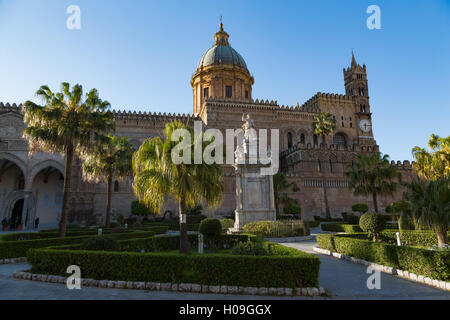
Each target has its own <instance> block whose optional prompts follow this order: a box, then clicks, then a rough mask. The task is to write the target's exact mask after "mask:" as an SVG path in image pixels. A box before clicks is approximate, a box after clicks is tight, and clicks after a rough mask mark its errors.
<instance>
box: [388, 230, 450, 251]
mask: <svg viewBox="0 0 450 320" xmlns="http://www.w3.org/2000/svg"><path fill="white" fill-rule="evenodd" d="M397 231H398V230H383V231H382V232H381V234H380V238H381V240H382V241H383V242H388V243H392V244H396V243H397V236H396V232H397ZM399 232H400V239H401V241H402V245H406V246H424V247H431V246H434V245H437V244H438V242H437V236H436V233H434V232H433V231H430V230H401V231H399ZM447 240H450V236H448V235H447Z"/></svg>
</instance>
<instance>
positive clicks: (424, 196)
mask: <svg viewBox="0 0 450 320" xmlns="http://www.w3.org/2000/svg"><path fill="white" fill-rule="evenodd" d="M403 196H404V198H405V200H407V201H409V202H410V203H411V216H412V220H413V223H414V225H415V227H416V229H422V228H431V229H432V230H433V231H434V232H435V233H436V236H437V239H438V245H439V247H443V246H444V245H445V244H447V229H448V224H449V222H450V177H448V176H447V177H441V178H439V179H437V180H434V181H426V180H424V179H415V180H413V181H411V183H409V184H408V185H407V188H406V191H405V193H404V194H403Z"/></svg>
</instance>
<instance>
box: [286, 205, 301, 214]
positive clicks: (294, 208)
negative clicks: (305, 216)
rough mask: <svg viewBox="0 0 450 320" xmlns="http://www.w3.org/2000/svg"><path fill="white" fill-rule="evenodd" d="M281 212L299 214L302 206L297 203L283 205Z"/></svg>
mask: <svg viewBox="0 0 450 320" xmlns="http://www.w3.org/2000/svg"><path fill="white" fill-rule="evenodd" d="M283 213H285V214H301V213H302V207H301V206H300V205H298V204H292V205H286V206H284V207H283Z"/></svg>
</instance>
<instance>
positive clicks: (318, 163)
mask: <svg viewBox="0 0 450 320" xmlns="http://www.w3.org/2000/svg"><path fill="white" fill-rule="evenodd" d="M317 171H319V172H322V165H321V164H320V160H317Z"/></svg>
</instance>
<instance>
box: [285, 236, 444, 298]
mask: <svg viewBox="0 0 450 320" xmlns="http://www.w3.org/2000/svg"><path fill="white" fill-rule="evenodd" d="M314 231H316V230H312V233H314ZM282 244H283V245H285V246H288V247H291V248H295V249H299V250H302V251H305V252H308V253H311V254H315V255H317V256H318V257H319V258H320V261H321V264H320V275H319V283H320V286H322V287H324V288H325V289H326V290H327V292H328V293H329V294H330V295H331V296H332V297H333V298H335V299H432V300H436V299H440V300H450V293H449V292H446V291H444V290H441V289H437V288H433V287H430V286H426V285H424V284H421V283H416V282H412V281H408V280H405V279H402V278H400V277H397V276H394V275H390V274H386V273H383V272H381V289H379V290H377V289H373V290H369V289H368V288H367V278H368V277H369V276H370V274H368V273H366V271H367V267H365V266H363V265H360V264H354V263H352V262H349V261H344V260H340V259H336V258H333V257H330V256H327V255H322V254H318V253H317V252H315V251H313V247H314V246H316V240H310V241H303V242H298V243H282Z"/></svg>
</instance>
